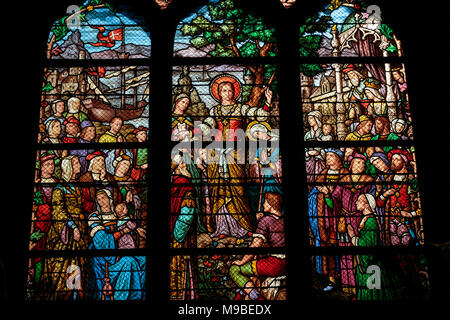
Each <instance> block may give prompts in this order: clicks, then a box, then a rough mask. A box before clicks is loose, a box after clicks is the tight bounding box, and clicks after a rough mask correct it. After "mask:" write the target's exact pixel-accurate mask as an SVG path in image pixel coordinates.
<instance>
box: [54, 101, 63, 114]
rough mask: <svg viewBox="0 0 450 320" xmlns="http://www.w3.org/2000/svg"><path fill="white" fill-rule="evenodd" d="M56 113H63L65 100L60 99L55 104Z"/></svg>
mask: <svg viewBox="0 0 450 320" xmlns="http://www.w3.org/2000/svg"><path fill="white" fill-rule="evenodd" d="M55 110H56V114H62V113H63V112H64V101H59V102H57V103H56V105H55Z"/></svg>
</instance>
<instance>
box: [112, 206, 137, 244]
mask: <svg viewBox="0 0 450 320" xmlns="http://www.w3.org/2000/svg"><path fill="white" fill-rule="evenodd" d="M116 215H117V231H121V230H124V229H126V228H128V229H129V230H134V229H136V223H134V222H133V221H131V218H130V216H128V208H127V205H126V204H125V203H124V202H122V203H119V204H117V206H116ZM118 248H119V249H135V248H136V244H135V243H134V239H133V237H132V236H131V234H130V233H125V234H124V235H123V236H121V237H120V238H119V240H118Z"/></svg>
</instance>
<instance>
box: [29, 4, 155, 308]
mask: <svg viewBox="0 0 450 320" xmlns="http://www.w3.org/2000/svg"><path fill="white" fill-rule="evenodd" d="M68 12H70V14H69V16H65V17H63V18H61V19H60V20H58V21H57V22H56V23H55V24H54V25H53V27H52V29H51V32H50V36H49V42H48V51H47V58H48V59H47V61H46V62H44V65H45V68H44V70H43V74H44V81H43V85H42V91H41V105H40V112H39V121H40V123H39V124H40V125H39V132H38V137H37V142H38V144H37V150H36V167H35V179H34V196H33V206H32V215H31V230H30V238H29V260H28V275H27V277H28V278H27V287H26V294H27V299H28V300H144V299H145V298H146V286H145V284H146V270H147V266H146V264H147V257H146V254H145V251H143V250H144V249H145V248H146V246H147V241H146V231H147V212H148V204H147V171H148V156H147V154H148V149H147V148H148V146H147V145H146V141H147V131H148V127H149V126H148V124H149V118H148V114H149V84H150V82H149V77H150V72H149V67H148V66H142V65H141V66H137V65H133V64H132V63H130V62H131V61H132V59H135V58H149V57H150V45H151V43H150V36H149V33H148V31H147V30H146V29H145V27H144V26H143V19H142V18H139V17H136V16H134V15H132V14H131V13H130V12H129V11H127V10H121V9H120V8H116V7H113V6H111V5H110V4H109V3H108V2H106V1H87V2H85V3H84V4H83V5H82V6H80V7H75V6H70V7H69V8H68ZM75 59H77V61H75ZM98 59H103V60H104V61H105V62H102V63H98V62H92V60H98ZM111 59H114V60H120V61H123V63H121V62H119V63H117V61H116V63H110V60H111ZM125 59H126V60H125ZM88 60H90V61H89V63H86V62H87V61H88Z"/></svg>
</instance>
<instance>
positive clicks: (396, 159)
mask: <svg viewBox="0 0 450 320" xmlns="http://www.w3.org/2000/svg"><path fill="white" fill-rule="evenodd" d="M404 165H405V161H404V160H403V158H402V157H401V156H400V155H398V154H394V155H393V156H392V160H391V170H392V171H399V170H401V169H402V168H403V167H404Z"/></svg>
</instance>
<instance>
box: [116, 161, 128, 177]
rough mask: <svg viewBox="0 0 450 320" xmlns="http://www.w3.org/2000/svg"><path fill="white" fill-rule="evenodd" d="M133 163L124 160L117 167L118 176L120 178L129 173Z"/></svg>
mask: <svg viewBox="0 0 450 320" xmlns="http://www.w3.org/2000/svg"><path fill="white" fill-rule="evenodd" d="M130 166H131V163H130V161H128V160H122V161H120V162H119V163H118V164H117V167H116V175H117V176H118V177H123V176H125V175H126V174H127V173H128V170H130Z"/></svg>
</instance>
